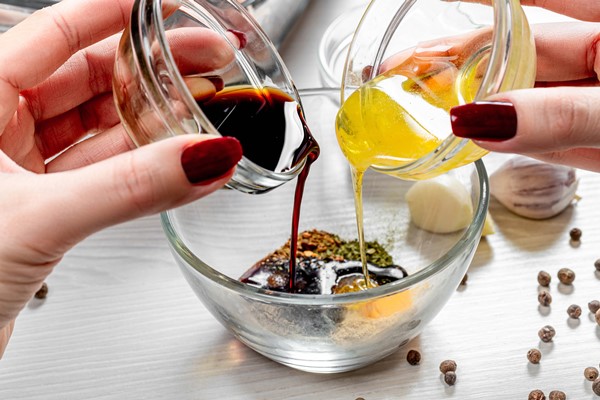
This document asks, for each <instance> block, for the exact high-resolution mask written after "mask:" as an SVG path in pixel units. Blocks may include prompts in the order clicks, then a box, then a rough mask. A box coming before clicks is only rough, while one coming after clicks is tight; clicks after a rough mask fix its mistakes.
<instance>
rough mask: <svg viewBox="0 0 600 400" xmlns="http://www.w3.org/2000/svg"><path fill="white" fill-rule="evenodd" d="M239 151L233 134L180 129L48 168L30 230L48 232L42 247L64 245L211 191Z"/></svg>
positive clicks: (227, 173)
mask: <svg viewBox="0 0 600 400" xmlns="http://www.w3.org/2000/svg"><path fill="white" fill-rule="evenodd" d="M241 157H242V150H241V146H240V144H239V142H238V141H237V140H236V139H234V138H230V137H227V138H214V137H209V136H206V135H182V136H178V137H174V138H171V139H167V140H163V141H160V142H157V143H153V144H150V145H147V146H143V147H141V148H139V149H136V150H132V151H128V152H126V153H123V154H119V155H118V156H115V157H112V158H109V159H107V160H104V161H101V162H98V163H94V164H92V165H89V166H87V167H83V168H79V169H76V170H71V171H67V172H59V173H55V174H47V175H45V176H46V177H47V179H45V180H43V184H42V186H43V187H44V188H46V189H50V188H52V189H51V190H48V192H47V194H46V195H45V199H44V207H39V206H37V207H34V208H35V210H34V211H31V212H33V215H31V216H30V218H31V221H36V222H35V227H33V226H32V227H31V229H32V232H36V233H35V235H36V236H43V237H45V236H46V235H47V236H48V237H49V238H48V239H40V240H51V241H52V243H45V247H44V248H54V247H51V246H56V248H58V249H60V250H59V251H66V250H67V248H65V245H66V246H67V247H68V246H72V245H74V244H75V243H76V242H78V241H79V240H81V239H83V238H84V237H85V236H87V235H89V234H91V233H93V232H95V231H98V230H100V229H102V228H104V227H107V226H109V225H113V224H117V223H120V222H124V221H127V220H131V219H134V218H137V217H140V216H144V215H149V214H153V213H156V212H160V211H164V210H166V209H170V208H174V207H177V206H181V205H183V204H184V203H186V202H189V201H192V200H195V199H198V198H200V197H203V196H205V195H207V194H209V193H211V192H213V191H214V190H216V189H218V188H220V187H221V186H223V185H224V184H225V183H226V182H227V181H228V180H229V178H230V177H231V175H232V173H233V170H234V168H235V165H236V164H237V162H238V161H239V160H240V159H241ZM41 189H42V188H40V190H41ZM48 210H52V215H49V214H48ZM57 224H60V226H61V229H60V232H58V231H57V230H56V225H57ZM31 240H36V238H31Z"/></svg>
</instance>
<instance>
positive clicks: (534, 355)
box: [527, 349, 542, 364]
mask: <svg viewBox="0 0 600 400" xmlns="http://www.w3.org/2000/svg"><path fill="white" fill-rule="evenodd" d="M527 359H528V360H529V362H530V363H532V364H539V363H540V360H541V359H542V353H541V352H540V351H539V350H538V349H531V350H529V351H528V352H527Z"/></svg>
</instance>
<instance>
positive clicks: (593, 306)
mask: <svg viewBox="0 0 600 400" xmlns="http://www.w3.org/2000/svg"><path fill="white" fill-rule="evenodd" d="M588 309H589V310H590V312H591V313H592V314H596V311H598V310H600V301H598V300H592V301H590V302H589V303H588Z"/></svg>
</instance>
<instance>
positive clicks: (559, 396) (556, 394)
mask: <svg viewBox="0 0 600 400" xmlns="http://www.w3.org/2000/svg"><path fill="white" fill-rule="evenodd" d="M548 400H567V395H566V394H565V392H561V391H560V390H553V391H551V392H550V395H549V396H548Z"/></svg>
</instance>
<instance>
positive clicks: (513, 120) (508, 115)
mask: <svg viewBox="0 0 600 400" xmlns="http://www.w3.org/2000/svg"><path fill="white" fill-rule="evenodd" d="M450 121H451V123H452V133H454V135H456V136H458V137H462V138H466V139H474V140H487V141H495V142H500V141H503V140H508V139H511V138H513V137H515V135H516V134H517V111H516V110H515V107H514V106H513V105H512V104H511V103H501V102H485V101H482V102H475V103H469V104H465V105H462V106H456V107H453V108H452V109H450Z"/></svg>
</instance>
